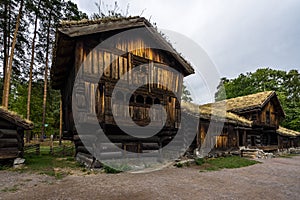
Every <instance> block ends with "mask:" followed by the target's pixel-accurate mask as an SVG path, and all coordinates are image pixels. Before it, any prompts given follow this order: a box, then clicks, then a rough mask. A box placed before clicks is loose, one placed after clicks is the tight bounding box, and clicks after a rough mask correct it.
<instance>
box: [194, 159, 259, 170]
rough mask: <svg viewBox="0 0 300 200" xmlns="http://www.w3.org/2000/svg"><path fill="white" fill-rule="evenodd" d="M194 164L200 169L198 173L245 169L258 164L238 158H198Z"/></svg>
mask: <svg viewBox="0 0 300 200" xmlns="http://www.w3.org/2000/svg"><path fill="white" fill-rule="evenodd" d="M195 162H196V164H197V165H198V166H199V167H200V171H201V172H203V171H215V170H221V169H233V168H240V167H246V166H250V165H254V164H257V163H259V162H258V161H255V160H249V159H246V158H242V157H239V156H229V157H220V158H208V159H203V158H199V159H196V160H195Z"/></svg>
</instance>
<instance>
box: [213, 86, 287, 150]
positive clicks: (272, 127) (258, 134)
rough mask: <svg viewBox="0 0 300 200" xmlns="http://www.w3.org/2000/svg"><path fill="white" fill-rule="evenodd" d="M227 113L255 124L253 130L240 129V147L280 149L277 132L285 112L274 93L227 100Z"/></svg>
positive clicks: (269, 92) (261, 93)
mask: <svg viewBox="0 0 300 200" xmlns="http://www.w3.org/2000/svg"><path fill="white" fill-rule="evenodd" d="M224 102H225V103H226V111H227V112H231V113H234V114H236V115H238V116H240V117H244V118H245V119H248V120H250V121H252V122H253V124H252V128H251V129H249V128H246V129H245V128H239V141H238V144H239V146H246V147H251V146H255V147H259V148H261V149H264V150H272V149H274V150H275V149H277V148H278V137H277V132H276V130H277V129H278V128H279V123H280V121H281V120H283V119H284V118H285V113H284V110H283V108H282V106H281V104H280V101H279V99H278V97H277V95H276V93H275V92H274V91H266V92H259V93H256V94H251V95H247V96H242V97H237V98H232V99H227V100H225V101H222V102H217V103H215V104H219V103H224Z"/></svg>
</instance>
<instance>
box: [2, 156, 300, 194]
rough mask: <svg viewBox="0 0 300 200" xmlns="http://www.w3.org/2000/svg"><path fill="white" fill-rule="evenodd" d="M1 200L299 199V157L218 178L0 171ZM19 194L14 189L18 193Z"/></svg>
mask: <svg viewBox="0 0 300 200" xmlns="http://www.w3.org/2000/svg"><path fill="white" fill-rule="evenodd" d="M0 180H1V182H0V199H109V200H115V199H118V200H119V199H126V200H131V199H149V200H150V199H151V200H152V199H251V200H253V199H270V200H271V199H272V200H274V199H289V200H292V199H300V156H297V157H293V158H274V159H270V160H265V161H264V162H263V163H262V164H256V165H253V166H249V167H245V168H239V169H226V170H221V171H214V172H201V173H200V172H199V170H198V169H196V168H194V167H191V168H173V167H171V168H170V167H169V168H165V169H163V170H160V171H156V172H151V173H141V174H131V173H121V174H104V173H101V174H93V175H85V176H82V175H70V176H67V177H65V178H64V179H62V180H54V179H53V178H52V177H47V176H42V175H32V174H26V173H22V174H18V173H15V172H7V171H0ZM14 188H16V189H14Z"/></svg>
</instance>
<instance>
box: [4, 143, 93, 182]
mask: <svg viewBox="0 0 300 200" xmlns="http://www.w3.org/2000/svg"><path fill="white" fill-rule="evenodd" d="M53 146H54V148H53V151H52V152H53V153H52V154H50V146H48V145H45V143H44V144H41V145H40V154H39V155H37V154H36V153H35V150H34V151H32V152H31V153H26V152H25V154H24V158H25V165H24V166H23V167H21V168H17V169H13V168H11V167H8V166H3V167H0V170H1V169H2V170H12V171H18V172H29V173H38V174H46V175H49V176H54V177H55V178H57V179H59V178H62V177H64V176H66V175H69V174H72V173H73V172H74V171H79V172H86V169H85V168H84V167H83V166H82V165H81V164H79V163H78V162H76V161H75V159H74V146H70V145H67V146H66V145H65V146H59V145H58V144H54V145H53ZM87 173H88V172H87Z"/></svg>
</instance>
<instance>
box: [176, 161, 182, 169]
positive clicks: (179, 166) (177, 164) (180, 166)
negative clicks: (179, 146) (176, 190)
mask: <svg viewBox="0 0 300 200" xmlns="http://www.w3.org/2000/svg"><path fill="white" fill-rule="evenodd" d="M175 166H176V167H178V168H182V167H183V164H182V163H180V162H179V163H176V164H175Z"/></svg>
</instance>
